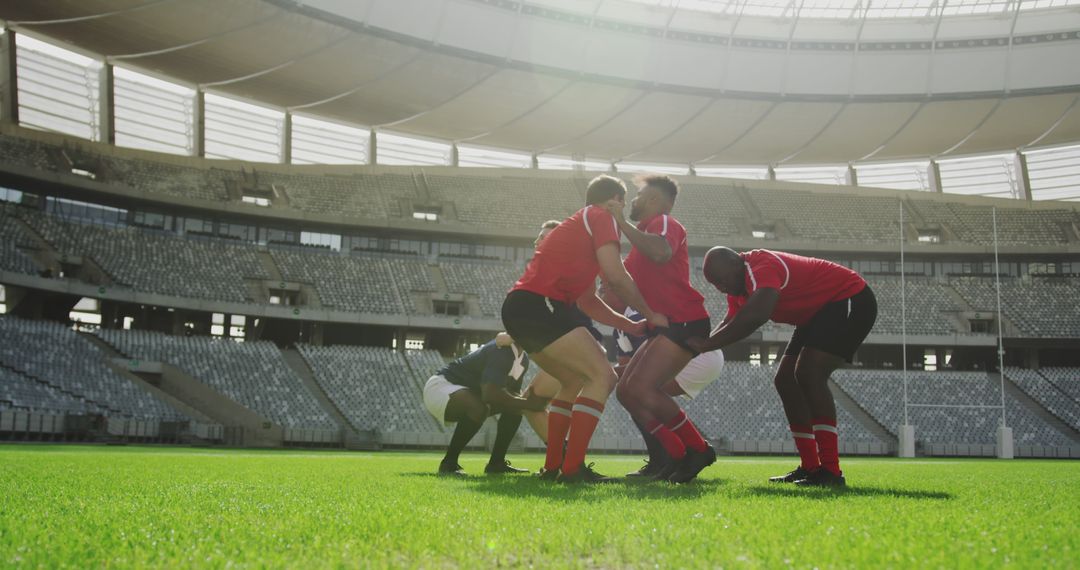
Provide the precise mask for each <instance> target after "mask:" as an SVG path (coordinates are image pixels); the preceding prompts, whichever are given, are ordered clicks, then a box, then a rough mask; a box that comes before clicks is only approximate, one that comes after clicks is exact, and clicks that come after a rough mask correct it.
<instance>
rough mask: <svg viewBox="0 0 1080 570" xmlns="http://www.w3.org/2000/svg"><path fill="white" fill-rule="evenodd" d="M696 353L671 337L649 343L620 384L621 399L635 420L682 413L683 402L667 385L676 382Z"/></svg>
mask: <svg viewBox="0 0 1080 570" xmlns="http://www.w3.org/2000/svg"><path fill="white" fill-rule="evenodd" d="M693 357H694V355H693V354H692V353H690V351H688V350H686V349H685V348H683V347H681V346H679V345H677V344H675V342H674V341H672V340H671V339H669V338H667V337H664V336H657V337H654V338H652V339H650V340H649V341H648V342H646V343H645V344H644V345H643V346H642V347H641V348H640V349H639V350H638V354H635V355H634V358H633V360H631V361H630V364H629V366H628V368H627V370H626V372H625V373H624V376H623V378H622V381H621V382H620V383H619V391H620V394H619V396H620V397H619V401H620V402H623V405H624V406H627V405H628V404H629V405H628V407H627V410H628V411H629V412H630V413H631V415H633V416H634V418H635V419H638V420H640V421H642V422H643V423H647V422H649V421H651V420H655V421H660V422H664V421H667V420H670V419H671V418H673V417H675V416H677V415H678V414H679V411H680V410H679V405H678V404H677V403H675V401H674V400H673V399H672V398H671V396H669V395H668V394H667V393H666V392H665V391H664V389H663V387H664V386H665V385H666V384H668V383H669V382H672V381H673V380H674V378H675V375H676V374H678V373H679V371H681V370H682V369H683V368H684V367H686V364H687V363H688V362H690V360H691V359H693Z"/></svg>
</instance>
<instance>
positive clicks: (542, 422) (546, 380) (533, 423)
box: [521, 370, 561, 444]
mask: <svg viewBox="0 0 1080 570" xmlns="http://www.w3.org/2000/svg"><path fill="white" fill-rule="evenodd" d="M560 389H561V386H560V385H559V381H558V380H556V379H555V377H554V376H552V375H551V374H548V373H547V372H544V371H543V370H541V371H540V372H539V373H538V374H537V375H536V376H535V377H534V378H533V381H532V384H529V387H528V389H527V392H531V393H533V394H535V395H536V396H539V397H541V398H545V399H548V400H551V399H553V398H554V397H555V396H556V395H558V393H559V390H560ZM521 415H522V416H524V417H525V420H526V421H528V422H529V426H530V427H532V429H533V431H535V432H536V435H538V436H540V441H543V442H544V443H545V444H546V443H547V433H548V413H547V410H544V411H541V412H533V411H522V412H521Z"/></svg>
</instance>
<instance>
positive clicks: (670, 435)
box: [645, 420, 686, 460]
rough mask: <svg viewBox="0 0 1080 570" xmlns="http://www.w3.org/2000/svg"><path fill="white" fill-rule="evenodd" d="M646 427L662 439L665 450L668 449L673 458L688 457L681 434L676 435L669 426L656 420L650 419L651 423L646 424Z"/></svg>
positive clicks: (657, 437) (661, 442)
mask: <svg viewBox="0 0 1080 570" xmlns="http://www.w3.org/2000/svg"><path fill="white" fill-rule="evenodd" d="M645 429H646V430H648V431H649V433H651V434H653V435H654V436H656V439H658V440H660V445H663V446H664V451H666V452H667V454H668V455H670V456H671V458H672V459H676V460H678V459H682V458H683V457H686V444H685V443H683V442H682V440H681V439H679V436H677V435H675V432H673V431H671V430H670V429H668V427H667V426H665V425H664V424H662V423H660V422H658V421H656V420H649V423H647V424H645Z"/></svg>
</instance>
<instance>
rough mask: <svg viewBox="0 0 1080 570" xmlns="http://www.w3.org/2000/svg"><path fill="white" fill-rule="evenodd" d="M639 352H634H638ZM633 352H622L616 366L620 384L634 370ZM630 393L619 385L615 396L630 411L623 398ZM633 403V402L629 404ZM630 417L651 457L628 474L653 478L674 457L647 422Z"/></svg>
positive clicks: (633, 476)
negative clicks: (646, 425) (650, 430)
mask: <svg viewBox="0 0 1080 570" xmlns="http://www.w3.org/2000/svg"><path fill="white" fill-rule="evenodd" d="M642 348H644V347H639V349H638V351H637V352H640V351H641V350H642ZM637 352H635V353H633V354H636V353H637ZM633 354H630V355H626V354H620V355H619V361H618V365H617V366H616V367H615V372H616V373H617V374H618V375H619V385H620V386H621V385H622V379H623V378H626V377H627V376H629V374H630V372H631V371H632V370H633V368H634V366H633V365H632V363H633V358H632V356H633ZM628 394H629V393H628V392H627V391H626V390H621V389H619V388H618V387H616V389H615V396H616V397H617V398H618V399H619V403H620V404H622V406H623V408H625V409H626V410H627V411H628V412H629V410H630V408H629V407H628V403H627V402H624V401H623V398H629V395H628ZM629 405H632V404H629ZM630 418H631V419H632V420H633V421H634V426H635V427H637V430H638V433H640V434H641V439H642V440H644V441H645V449H646V451H647V453H648V454H649V458H648V459H647V460H645V465H644V466H642V467H641V469H638V470H637V471H632V472H630V473H627V474H626V476H627V477H628V478H631V479H636V478H645V479H650V480H651V479H652V478H654V477H656V476H657V475H658V474H659V473H660V472H661V471H663V470H664V468H665V467H666V466H667V465H668V464H669V463H671V461H672V459H671V457H669V456H668V454H667V452H666V451H665V450H664V446H663V444H661V443H660V440H659V439H657V438H656V436H655V435H653V434H651V433H649V430H648V429H646V428H645V423H644V422H642V421H640V420H638V419H637V418H635V417H634V416H633V414H631V415H630Z"/></svg>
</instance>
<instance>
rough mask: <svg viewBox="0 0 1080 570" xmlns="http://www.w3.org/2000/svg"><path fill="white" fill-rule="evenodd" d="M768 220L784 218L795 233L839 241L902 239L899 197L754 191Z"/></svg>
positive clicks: (763, 214) (807, 237) (880, 241)
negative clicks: (855, 197) (900, 234)
mask: <svg viewBox="0 0 1080 570" xmlns="http://www.w3.org/2000/svg"><path fill="white" fill-rule="evenodd" d="M752 196H753V199H754V203H755V204H757V207H758V208H759V209H760V210H761V214H762V216H764V217H765V218H766V219H768V220H782V221H784V222H785V223H786V224H787V226H788V228H790V229H791V231H792V232H794V233H795V235H796V236H798V237H800V238H802V239H805V240H812V241H823V242H836V243H866V242H870V243H890V242H896V241H897V240H898V239H899V233H900V230H899V219H900V214H899V201H898V200H897V199H896V198H882V197H875V196H859V197H858V199H852V197H851V196H843V195H835V194H820V193H811V192H800V191H785V192H773V191H772V190H766V191H759V192H755V193H752Z"/></svg>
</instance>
